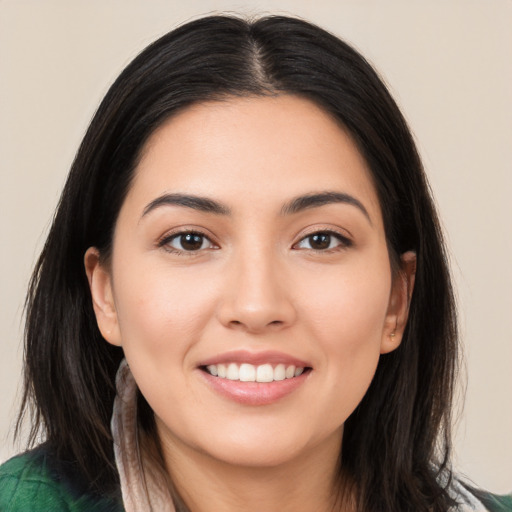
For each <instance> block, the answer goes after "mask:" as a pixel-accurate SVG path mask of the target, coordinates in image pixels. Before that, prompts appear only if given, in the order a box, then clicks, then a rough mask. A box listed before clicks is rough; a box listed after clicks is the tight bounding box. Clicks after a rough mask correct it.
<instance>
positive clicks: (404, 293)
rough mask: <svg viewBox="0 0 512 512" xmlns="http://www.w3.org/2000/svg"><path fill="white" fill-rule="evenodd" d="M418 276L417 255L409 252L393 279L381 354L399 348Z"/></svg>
mask: <svg viewBox="0 0 512 512" xmlns="http://www.w3.org/2000/svg"><path fill="white" fill-rule="evenodd" d="M415 276H416V253H415V252H413V251H408V252H406V253H404V254H402V256H401V257H400V270H399V271H398V273H397V274H396V276H395V277H394V279H393V285H392V289H391V295H390V298H389V305H388V311H387V315H386V321H385V325H384V329H383V332H382V341H381V350H380V352H381V354H386V353H388V352H392V351H393V350H395V349H396V348H398V347H399V345H400V343H401V342H402V337H403V334H404V331H405V326H406V324H407V319H408V317H409V305H410V303H411V297H412V292H413V289H414V279H415Z"/></svg>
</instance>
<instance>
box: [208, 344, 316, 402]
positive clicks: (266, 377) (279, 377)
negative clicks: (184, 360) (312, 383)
mask: <svg viewBox="0 0 512 512" xmlns="http://www.w3.org/2000/svg"><path fill="white" fill-rule="evenodd" d="M198 370H200V373H201V374H202V375H203V377H204V381H205V383H206V384H207V385H208V387H209V388H210V389H211V390H212V391H214V392H215V393H216V394H218V395H220V396H222V397H223V398H224V399H228V400H229V401H234V402H237V403H239V404H243V405H249V406H262V405H270V404H273V403H277V402H279V401H280V400H281V399H283V398H285V397H286V396H288V395H291V394H294V393H295V392H296V390H298V389H300V388H302V387H303V386H304V385H305V383H306V382H307V381H309V377H310V374H311V373H312V371H313V367H312V366H311V365H310V364H309V363H308V362H306V361H303V360H300V359H297V358H295V357H292V356H290V355H288V354H283V353H280V352H274V351H266V352H260V353H251V352H250V351H246V350H236V351H231V352H227V353H224V354H222V355H217V356H214V357H213V358H211V359H209V360H206V361H202V362H201V364H200V365H199V367H198Z"/></svg>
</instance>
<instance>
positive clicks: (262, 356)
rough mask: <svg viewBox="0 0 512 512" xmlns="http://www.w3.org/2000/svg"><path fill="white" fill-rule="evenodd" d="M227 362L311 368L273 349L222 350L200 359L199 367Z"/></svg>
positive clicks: (305, 363)
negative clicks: (253, 350) (219, 352)
mask: <svg viewBox="0 0 512 512" xmlns="http://www.w3.org/2000/svg"><path fill="white" fill-rule="evenodd" d="M229 363H237V364H242V363H249V364H253V365H254V366H258V365H260V364H266V363H269V364H272V365H277V364H284V365H285V366H289V365H293V366H295V367H297V366H299V367H301V368H306V367H308V368H311V363H308V362H307V361H303V360H301V359H297V358H296V357H293V356H290V355H288V354H285V353H283V352H276V351H274V350H267V351H264V352H250V351H249V350H232V351H230V352H223V353H222V354H218V355H216V356H214V357H211V358H209V359H206V360H204V361H201V362H200V363H199V365H198V366H199V367H201V366H209V365H211V364H229Z"/></svg>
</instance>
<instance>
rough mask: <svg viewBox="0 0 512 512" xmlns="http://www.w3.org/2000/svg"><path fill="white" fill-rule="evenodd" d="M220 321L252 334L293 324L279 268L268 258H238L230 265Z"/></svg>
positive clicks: (293, 313) (289, 293)
mask: <svg viewBox="0 0 512 512" xmlns="http://www.w3.org/2000/svg"><path fill="white" fill-rule="evenodd" d="M230 263H231V264H230V270H229V272H228V274H229V277H228V276H226V277H227V279H226V280H225V281H226V289H225V293H224V297H223V299H222V301H221V303H220V304H219V307H218V318H219V321H220V322H221V323H222V324H223V325H224V326H225V327H228V328H231V329H240V330H244V331H246V332H249V333H252V334H258V333H263V332H266V331H268V330H279V329H283V328H286V327H288V326H290V325H292V324H293V322H294V321H295V318H296V310H295V307H294V304H293V300H292V296H293V293H292V289H291V286H290V285H291V284H292V283H288V282H287V279H286V277H285V274H286V272H283V269H282V267H281V266H280V265H279V264H278V263H277V262H276V261H275V258H271V257H269V256H268V255H263V254H252V255H250V256H246V257H244V256H242V255H241V256H240V257H239V258H238V260H237V261H232V262H230Z"/></svg>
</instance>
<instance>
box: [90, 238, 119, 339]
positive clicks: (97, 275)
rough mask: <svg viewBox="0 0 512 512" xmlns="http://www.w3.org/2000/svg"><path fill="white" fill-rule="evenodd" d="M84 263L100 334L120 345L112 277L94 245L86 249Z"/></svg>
mask: <svg viewBox="0 0 512 512" xmlns="http://www.w3.org/2000/svg"><path fill="white" fill-rule="evenodd" d="M84 265H85V273H86V274H87V279H88V281H89V288H90V290H91V296H92V307H93V309H94V314H95V315H96V322H97V323H98V328H99V330H100V332H101V335H102V336H103V338H105V340H107V341H108V342H109V343H111V344H112V345H117V346H121V335H120V331H119V323H118V321H117V312H116V307H115V303H114V294H113V290H112V277H111V274H110V271H109V270H108V269H106V268H105V267H104V266H103V265H102V264H101V262H100V253H99V251H98V249H96V247H89V249H87V252H86V253H85V256H84Z"/></svg>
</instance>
